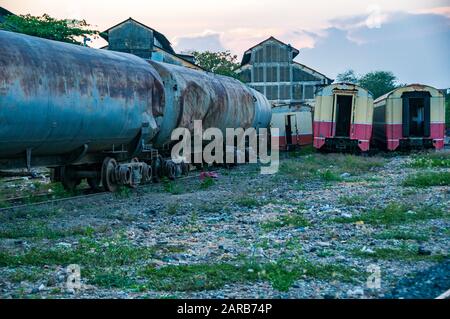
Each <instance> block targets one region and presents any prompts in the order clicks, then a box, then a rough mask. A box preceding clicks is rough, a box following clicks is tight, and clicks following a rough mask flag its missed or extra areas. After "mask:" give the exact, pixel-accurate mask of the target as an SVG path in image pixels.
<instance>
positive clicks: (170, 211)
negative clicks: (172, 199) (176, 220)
mask: <svg viewBox="0 0 450 319" xmlns="http://www.w3.org/2000/svg"><path fill="white" fill-rule="evenodd" d="M179 209H180V204H179V203H170V204H169V205H168V206H167V209H166V214H167V215H171V216H173V215H176V214H178V210H179Z"/></svg>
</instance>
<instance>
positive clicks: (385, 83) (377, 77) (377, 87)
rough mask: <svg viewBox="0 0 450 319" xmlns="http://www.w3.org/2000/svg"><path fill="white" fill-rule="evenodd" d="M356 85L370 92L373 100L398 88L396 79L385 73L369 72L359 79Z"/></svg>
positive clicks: (390, 73) (391, 74)
mask: <svg viewBox="0 0 450 319" xmlns="http://www.w3.org/2000/svg"><path fill="white" fill-rule="evenodd" d="M358 84H359V85H360V86H361V87H363V88H365V89H366V90H369V91H370V92H372V94H373V97H374V98H375V99H376V98H379V97H380V96H382V95H384V94H386V93H389V92H391V91H392V90H394V89H396V88H397V87H398V83H397V77H396V76H395V75H394V73H392V72H386V71H375V72H369V73H367V74H365V75H363V76H362V77H360V78H359V80H358Z"/></svg>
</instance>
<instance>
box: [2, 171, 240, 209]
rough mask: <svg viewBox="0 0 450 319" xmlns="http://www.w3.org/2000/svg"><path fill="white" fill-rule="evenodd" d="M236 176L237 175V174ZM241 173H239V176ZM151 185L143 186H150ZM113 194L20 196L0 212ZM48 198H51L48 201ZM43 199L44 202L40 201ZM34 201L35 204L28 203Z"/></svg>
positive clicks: (11, 200)
mask: <svg viewBox="0 0 450 319" xmlns="http://www.w3.org/2000/svg"><path fill="white" fill-rule="evenodd" d="M235 174H236V173H235ZM239 174H240V173H239V172H238V173H237V175H239ZM200 177H201V173H199V174H195V175H194V174H192V175H189V176H184V177H181V178H178V179H177V180H176V181H183V180H189V179H194V178H200ZM149 185H151V184H147V185H142V186H144V187H145V186H149ZM106 194H111V192H107V191H93V190H92V189H91V188H86V189H82V190H80V194H77V195H74V196H66V197H58V198H51V197H52V196H55V195H54V194H52V193H41V194H34V195H32V196H18V197H12V198H7V199H5V200H3V202H4V203H7V204H9V206H8V207H2V208H0V212H3V211H8V210H14V209H18V208H25V207H32V206H39V205H45V204H51V203H59V202H65V201H69V200H75V199H84V198H92V197H97V196H101V195H106ZM46 198H49V199H48V200H46ZM40 199H42V200H40ZM30 200H33V202H27V201H30Z"/></svg>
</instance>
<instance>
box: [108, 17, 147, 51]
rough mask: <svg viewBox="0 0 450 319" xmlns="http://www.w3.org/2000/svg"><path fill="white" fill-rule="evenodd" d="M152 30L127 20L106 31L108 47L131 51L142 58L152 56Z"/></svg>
mask: <svg viewBox="0 0 450 319" xmlns="http://www.w3.org/2000/svg"><path fill="white" fill-rule="evenodd" d="M153 44H154V35H153V31H152V30H150V29H149V28H146V27H144V26H143V25H141V24H139V23H137V22H134V21H132V20H128V21H126V22H124V23H122V24H120V25H118V26H116V27H114V28H112V29H110V30H109V31H108V49H109V50H112V51H119V52H125V53H132V54H134V55H137V56H139V57H141V58H144V59H150V58H151V56H152V51H153Z"/></svg>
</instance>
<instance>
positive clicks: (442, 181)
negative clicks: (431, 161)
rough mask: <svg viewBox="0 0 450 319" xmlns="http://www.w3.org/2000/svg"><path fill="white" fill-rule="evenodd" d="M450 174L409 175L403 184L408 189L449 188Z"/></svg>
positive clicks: (427, 173) (425, 173)
mask: <svg viewBox="0 0 450 319" xmlns="http://www.w3.org/2000/svg"><path fill="white" fill-rule="evenodd" d="M449 185H450V172H424V173H418V174H415V175H409V176H408V177H407V178H406V179H405V181H404V182H403V186H406V187H418V188H426V187H432V186H449Z"/></svg>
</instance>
